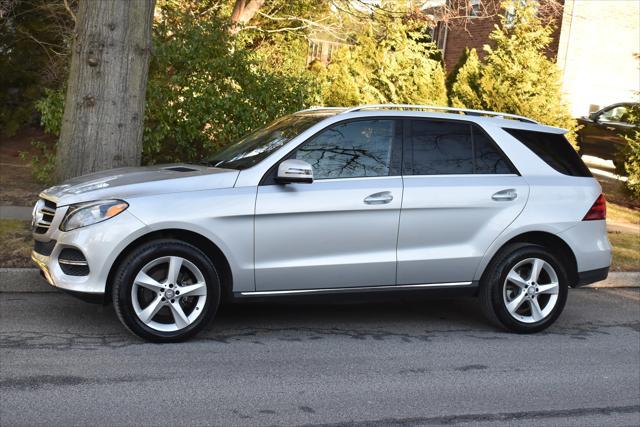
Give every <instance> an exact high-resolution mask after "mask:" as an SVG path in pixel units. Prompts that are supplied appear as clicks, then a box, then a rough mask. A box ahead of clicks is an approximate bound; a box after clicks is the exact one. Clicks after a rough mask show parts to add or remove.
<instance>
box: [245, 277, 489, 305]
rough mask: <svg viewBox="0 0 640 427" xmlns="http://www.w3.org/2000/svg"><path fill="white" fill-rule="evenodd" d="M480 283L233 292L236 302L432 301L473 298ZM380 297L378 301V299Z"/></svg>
mask: <svg viewBox="0 0 640 427" xmlns="http://www.w3.org/2000/svg"><path fill="white" fill-rule="evenodd" d="M477 290H478V282H475V281H474V282H452V283H422V284H415V285H395V286H362V287H349V288H323V289H292V290H278V291H253V292H234V293H233V301H235V302H242V301H247V302H248V301H257V300H261V301H262V300H267V301H274V300H281V299H287V300H289V299H294V300H301V299H303V300H307V301H309V300H312V301H314V302H316V301H318V300H322V301H328V302H331V301H344V300H345V299H347V298H354V299H363V298H368V297H373V298H375V299H378V300H380V299H389V298H393V297H407V296H409V295H410V296H412V297H413V296H417V294H420V295H421V296H422V295H424V296H429V297H456V296H474V295H476V294H477ZM376 297H377V298H376Z"/></svg>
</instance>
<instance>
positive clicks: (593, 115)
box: [589, 111, 600, 123]
mask: <svg viewBox="0 0 640 427" xmlns="http://www.w3.org/2000/svg"><path fill="white" fill-rule="evenodd" d="M598 117H600V115H599V114H598V112H597V111H596V112H594V113H591V114H589V119H591V121H593V122H596V123H597V122H598Z"/></svg>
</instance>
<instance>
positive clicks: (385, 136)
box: [294, 119, 399, 179]
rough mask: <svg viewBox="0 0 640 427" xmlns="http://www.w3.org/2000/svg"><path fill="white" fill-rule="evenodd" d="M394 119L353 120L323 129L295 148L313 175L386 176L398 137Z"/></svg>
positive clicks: (340, 176)
mask: <svg viewBox="0 0 640 427" xmlns="http://www.w3.org/2000/svg"><path fill="white" fill-rule="evenodd" d="M397 135H398V123H397V121H396V120H387V119H380V120H357V121H351V122H347V123H340V124H337V125H335V126H332V127H330V128H328V129H325V130H323V131H322V132H320V133H319V134H318V135H316V136H314V137H312V138H311V139H310V140H309V141H307V142H305V143H304V145H303V146H302V147H300V148H298V150H297V151H296V152H295V154H294V158H295V159H299V160H304V161H305V162H307V163H309V164H310V165H311V166H312V167H313V177H314V179H331V178H358V177H371V176H388V175H390V171H391V170H392V154H393V152H394V150H393V148H394V145H395V143H396V141H398V140H399V139H398V138H397Z"/></svg>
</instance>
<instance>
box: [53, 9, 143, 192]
mask: <svg viewBox="0 0 640 427" xmlns="http://www.w3.org/2000/svg"><path fill="white" fill-rule="evenodd" d="M154 6H155V0H135V1H129V0H101V1H89V0H82V1H80V4H79V8H78V14H77V22H76V28H75V33H74V36H75V39H74V43H73V52H72V58H71V66H70V69H69V82H68V86H67V96H66V101H65V109H64V116H63V121H62V129H61V131H60V140H59V142H58V152H57V172H58V178H59V179H61V180H64V179H68V178H72V177H74V176H78V175H83V174H86V173H90V172H95V171H99V170H103V169H110V168H114V167H120V166H135V165H139V164H140V157H141V152H142V131H143V125H144V105H145V93H146V88H147V75H148V71H149V57H150V54H151V25H152V21H153V10H154Z"/></svg>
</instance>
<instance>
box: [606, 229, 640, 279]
mask: <svg viewBox="0 0 640 427" xmlns="http://www.w3.org/2000/svg"><path fill="white" fill-rule="evenodd" d="M609 241H610V242H611V246H613V261H612V263H611V270H612V271H638V270H640V235H638V234H636V233H620V232H609Z"/></svg>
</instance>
